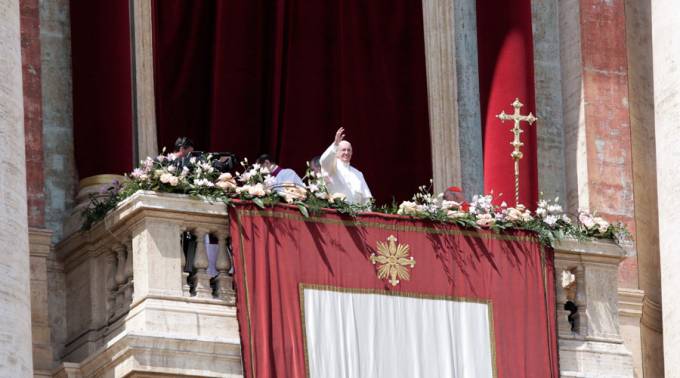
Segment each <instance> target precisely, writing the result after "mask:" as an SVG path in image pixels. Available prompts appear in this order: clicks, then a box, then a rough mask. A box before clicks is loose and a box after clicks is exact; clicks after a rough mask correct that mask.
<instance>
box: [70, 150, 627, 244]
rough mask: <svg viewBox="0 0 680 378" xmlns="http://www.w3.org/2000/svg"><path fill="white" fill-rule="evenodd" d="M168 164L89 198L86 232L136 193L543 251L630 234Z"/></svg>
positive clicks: (202, 163) (586, 222)
mask: <svg viewBox="0 0 680 378" xmlns="http://www.w3.org/2000/svg"><path fill="white" fill-rule="evenodd" d="M175 163H176V162H175V161H174V160H173V159H172V157H168V156H163V155H161V156H159V157H157V158H156V159H151V158H147V159H146V160H144V161H142V162H141V165H140V167H139V168H137V169H135V170H134V171H133V172H132V173H131V174H130V175H126V180H125V181H124V182H123V183H122V184H121V183H116V182H114V183H111V184H110V185H107V186H106V187H105V188H103V190H102V191H101V192H100V193H99V195H91V196H90V206H89V207H88V208H87V209H86V210H85V211H84V212H83V227H82V228H83V229H84V230H87V229H90V228H91V227H92V226H93V225H94V224H95V223H96V222H98V221H99V220H101V219H103V218H104V217H105V216H106V215H107V214H108V213H109V212H110V211H111V210H113V209H114V208H115V207H116V206H117V205H118V204H119V203H120V202H121V201H123V200H124V199H126V198H128V197H130V196H131V195H132V194H134V193H135V192H137V191H139V190H149V191H156V192H162V193H178V194H186V195H189V196H190V197H193V198H197V199H203V200H208V201H211V202H222V203H225V204H227V205H229V204H231V201H232V199H239V200H243V201H252V203H253V204H255V205H256V206H258V207H259V208H261V209H266V208H272V207H274V206H276V205H278V204H289V205H293V206H295V207H296V208H297V209H298V211H300V213H301V214H302V215H303V216H304V217H305V218H309V217H311V216H316V215H319V214H321V213H323V209H332V210H335V211H337V212H338V213H340V214H345V215H348V216H351V217H356V216H358V215H359V214H361V213H362V212H366V211H373V212H377V213H383V214H399V215H403V216H408V217H410V218H415V219H422V220H427V221H431V222H436V223H446V224H454V225H456V226H459V227H462V228H466V229H488V230H491V231H494V232H499V233H500V232H504V231H507V230H513V229H514V230H525V231H529V232H533V233H535V234H536V236H537V238H538V240H539V241H540V242H541V243H543V244H545V245H552V244H553V243H555V242H556V241H558V240H561V239H564V238H573V239H577V240H588V239H609V240H615V241H617V242H620V241H623V240H628V239H629V238H630V233H628V231H627V230H626V228H625V226H624V225H623V224H621V223H615V224H609V223H608V222H606V221H605V220H603V219H602V218H599V217H594V216H592V215H590V214H587V213H581V214H579V216H578V217H575V220H573V218H571V217H568V216H566V215H565V214H563V213H562V208H561V206H559V205H558V204H557V202H558V199H555V200H554V201H553V202H551V201H545V200H541V201H539V203H538V208H537V209H536V211H535V213H531V212H530V211H528V210H526V209H525V208H524V206H521V205H518V206H517V208H509V207H507V206H505V205H504V204H503V205H501V206H498V205H494V204H493V203H492V197H491V196H474V197H473V201H472V202H471V203H470V204H467V203H464V204H458V203H455V202H452V201H445V200H444V199H443V198H442V194H439V195H435V194H434V193H432V185H431V183H430V186H429V187H428V186H421V187H420V188H419V191H418V193H416V194H415V195H414V196H413V198H412V201H404V202H402V203H401V204H397V202H396V200H394V199H393V200H392V203H390V204H384V205H381V206H379V207H375V206H374V203H373V202H371V203H370V204H368V205H356V204H350V203H348V202H347V201H345V200H344V197H342V196H339V195H338V194H332V193H329V192H328V189H327V188H326V186H325V184H324V180H323V178H322V177H321V176H320V175H319V174H316V173H314V172H312V171H311V170H310V169H309V168H308V169H307V172H306V174H305V176H304V181H305V183H306V188H300V187H293V186H291V187H283V188H278V189H277V190H276V191H273V190H271V189H270V187H271V183H272V180H273V178H272V177H271V176H270V175H269V171H268V170H267V169H266V168H264V167H261V166H259V165H257V164H253V165H250V164H248V162H247V160H244V162H242V163H241V165H242V167H243V169H244V172H243V173H241V174H239V173H237V174H236V177H232V176H231V175H230V174H220V172H219V171H217V170H215V169H213V168H212V160H211V158H210V156H208V157H207V158H206V159H201V160H192V161H190V162H189V164H188V165H187V166H186V167H185V168H182V169H180V168H179V167H178V166H177V165H176V164H175Z"/></svg>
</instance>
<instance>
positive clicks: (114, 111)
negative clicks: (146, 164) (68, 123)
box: [48, 0, 133, 179]
mask: <svg viewBox="0 0 680 378" xmlns="http://www.w3.org/2000/svg"><path fill="white" fill-rule="evenodd" d="M70 9H71V59H72V72H73V134H74V143H75V157H76V166H77V168H78V176H79V177H80V178H81V179H82V178H84V177H88V176H93V175H97V174H110V173H113V174H123V173H124V172H129V171H130V170H131V168H132V148H133V140H132V76H131V75H132V73H131V64H130V62H131V60H130V21H129V20H130V15H129V10H128V2H127V1H86V0H80V1H77V0H72V1H71V2H70ZM48 164H49V163H48Z"/></svg>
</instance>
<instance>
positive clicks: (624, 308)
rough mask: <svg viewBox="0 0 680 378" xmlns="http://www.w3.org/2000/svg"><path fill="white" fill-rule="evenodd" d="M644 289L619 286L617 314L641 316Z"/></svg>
mask: <svg viewBox="0 0 680 378" xmlns="http://www.w3.org/2000/svg"><path fill="white" fill-rule="evenodd" d="M644 298H645V292H644V290H638V289H627V288H622V287H620V288H619V316H628V317H634V318H638V319H639V318H641V317H642V307H643V300H644Z"/></svg>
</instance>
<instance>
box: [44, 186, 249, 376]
mask: <svg viewBox="0 0 680 378" xmlns="http://www.w3.org/2000/svg"><path fill="white" fill-rule="evenodd" d="M228 238H229V228H228V216H227V209H226V206H225V205H224V204H222V203H211V202H208V201H199V200H195V199H191V198H189V197H187V196H182V195H170V194H158V193H153V192H138V193H136V194H135V195H133V196H131V197H130V198H128V199H126V200H125V201H123V202H122V203H121V204H120V205H119V206H118V207H117V208H116V209H115V210H114V211H113V212H111V213H110V214H108V215H107V216H106V218H105V219H104V220H103V221H101V222H98V223H97V224H96V225H94V227H93V228H92V229H91V230H88V231H79V232H75V233H74V234H72V235H71V236H69V237H68V238H66V239H65V240H63V241H62V242H61V243H59V244H58V245H57V246H56V253H57V259H58V260H59V261H60V262H61V263H62V264H63V266H64V275H65V292H66V318H67V334H68V336H67V341H66V345H65V350H64V358H63V361H64V362H68V363H69V364H65V365H62V368H61V369H59V370H58V371H57V372H56V373H55V376H63V377H76V376H78V374H82V375H83V376H90V375H97V376H99V374H103V376H112V377H113V376H115V377H122V376H126V377H127V376H130V377H135V376H142V375H143V374H147V373H154V374H157V373H161V374H167V375H169V376H178V375H191V376H202V375H208V376H220V377H221V376H240V374H241V357H240V343H239V335H238V325H237V321H236V308H235V297H234V291H233V285H232V277H231V275H230V270H231V258H230V253H229V251H228V248H227V246H228V245H229V244H228ZM211 239H212V240H214V241H216V243H215V244H214V245H212V244H208V243H206V242H207V241H209V240H211ZM183 243H188V244H193V245H194V246H195V249H194V248H189V249H188V251H189V252H190V253H189V254H188V255H189V264H188V265H189V266H188V267H187V256H185V251H184V248H183ZM194 250H195V254H194ZM209 252H210V258H209V255H208V254H209ZM194 255H195V258H194V257H193V256H194ZM192 263H193V268H194V269H191V267H192V266H191V265H192ZM74 364H75V365H74ZM74 372H78V373H74ZM199 372H201V373H200V374H199ZM104 373H105V374H104ZM128 374H129V375H128Z"/></svg>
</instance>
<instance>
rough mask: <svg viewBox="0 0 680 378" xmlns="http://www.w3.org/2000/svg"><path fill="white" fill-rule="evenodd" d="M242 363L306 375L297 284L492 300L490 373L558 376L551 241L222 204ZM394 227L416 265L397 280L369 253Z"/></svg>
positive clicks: (259, 371)
mask: <svg viewBox="0 0 680 378" xmlns="http://www.w3.org/2000/svg"><path fill="white" fill-rule="evenodd" d="M230 219H231V220H232V222H231V235H232V240H233V253H234V266H235V273H234V279H235V282H236V288H237V303H238V319H239V325H240V330H241V341H242V351H243V356H244V371H245V372H246V376H247V377H254V376H255V374H254V373H253V371H255V372H256V375H257V377H304V376H305V356H304V350H303V341H302V340H303V337H304V336H303V332H302V327H303V324H302V320H301V317H300V301H299V285H300V284H309V285H315V284H316V285H329V286H334V287H342V288H354V289H374V290H387V291H397V292H399V291H401V292H406V293H416V294H425V295H436V296H442V295H444V296H454V297H465V298H475V299H485V300H490V301H491V302H492V305H493V328H494V336H493V338H494V340H495V345H496V348H495V350H496V359H495V366H496V367H497V373H498V377H557V376H558V366H557V337H556V330H555V323H554V319H555V298H554V293H555V291H554V267H553V254H552V251H551V250H547V249H543V248H542V247H541V245H540V244H538V243H537V242H536V241H535V239H533V240H531V238H529V237H528V236H529V235H528V234H526V233H515V234H502V235H499V234H496V233H493V232H484V231H480V232H473V231H464V230H460V229H458V228H457V227H455V226H449V225H439V224H431V223H428V222H424V221H417V220H409V219H405V218H402V217H397V216H385V215H379V214H365V215H362V216H360V217H359V219H357V220H353V219H351V218H347V217H342V216H339V215H337V214H335V213H331V212H328V213H325V214H323V215H321V216H319V217H312V218H304V217H302V215H300V214H299V212H298V210H297V209H295V208H292V207H283V206H279V207H277V208H276V209H275V210H260V209H259V208H257V207H255V206H253V205H248V204H243V203H238V204H237V206H236V207H235V208H231V209H230ZM390 235H394V236H396V237H397V239H398V240H399V243H404V244H408V245H410V251H411V255H412V256H413V257H414V258H415V260H416V262H417V264H416V266H415V267H414V268H413V269H412V270H411V278H410V280H409V281H402V282H400V283H399V285H398V286H397V287H392V286H391V285H390V284H388V283H387V282H385V281H383V280H380V279H378V278H377V275H376V267H375V266H374V265H373V264H372V263H371V262H370V261H369V256H370V254H371V253H375V252H376V243H377V241H383V242H384V241H385V240H386V239H387V238H388V236H390Z"/></svg>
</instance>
